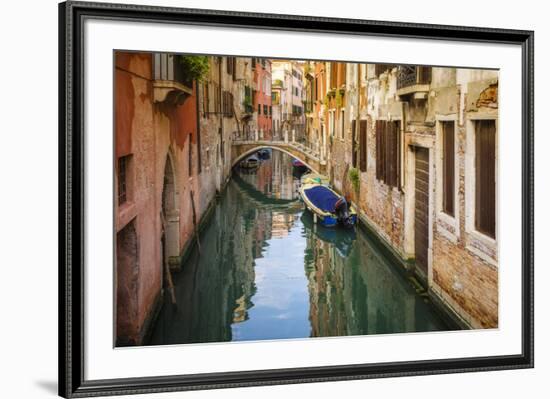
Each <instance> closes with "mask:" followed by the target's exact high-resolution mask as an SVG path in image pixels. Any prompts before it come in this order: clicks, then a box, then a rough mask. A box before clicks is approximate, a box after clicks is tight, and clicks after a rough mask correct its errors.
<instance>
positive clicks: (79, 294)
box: [59, 1, 534, 398]
mask: <svg viewBox="0 0 550 399" xmlns="http://www.w3.org/2000/svg"><path fill="white" fill-rule="evenodd" d="M89 17H93V18H102V19H108V20H126V21H138V22H139V21H148V22H151V21H153V22H166V23H192V24H201V25H212V26H227V27H249V28H266V29H282V30H292V31H298V32H329V33H345V34H355V35H376V36H387V37H397V38H428V39H444V40H459V41H466V42H484V43H494V44H498V43H507V44H515V45H519V46H521V51H522V131H521V135H522V149H521V151H522V165H521V168H522V243H521V246H522V251H523V252H522V265H521V268H522V277H523V278H522V281H521V288H522V300H523V303H522V353H521V354H520V355H510V356H494V357H477V358H459V359H456V358H455V359H434V360H429V361H411V362H395V363H381V364H380V363H379V364H360V365H339V366H327V367H305V368H292V369H273V370H262V371H245V372H227V373H208V374H198V375H197V374H194V375H171V376H161V377H147V376H144V377H141V378H125V379H110V380H86V379H85V378H84V321H83V320H84V307H83V303H84V253H83V251H84V227H83V226H84V210H85V207H84V184H83V183H84V158H83V154H84V141H85V140H84V134H85V132H84V129H83V107H84V97H83V94H84V92H83V34H84V33H83V24H84V20H85V19H86V18H89ZM533 51H534V32H533V31H520V30H509V29H492V28H479V27H464V26H443V25H427V24H415V23H402V22H386V21H363V20H354V19H337V18H324V17H323V18H321V17H311V16H296V15H274V14H255V13H247V12H231V11H217V10H201V9H182V8H168V7H151V6H137V5H122V4H102V3H88V2H71V1H69V2H64V3H61V4H59V182H60V184H59V394H60V395H61V396H63V397H67V398H69V397H71V398H72V397H86V396H98V395H116V394H134V393H154V392H168V391H180V390H181V391H182V390H196V389H212V388H227V387H242V386H255V385H271V384H294V383H306V382H319V381H336V380H349V379H360V378H378V377H395V376H414V375H424V374H440V373H458V372H472V371H488V370H502V369H519V368H530V367H533V366H534V343H533V339H534V327H533V326H534V324H533V319H534V311H533V308H534V303H533V301H534V299H533V298H534V296H533V287H534V263H533V260H534V255H533V254H534V249H533V247H534V230H533V224H534V221H533V219H534V202H533V198H534V197H533V195H534V194H533V193H534V180H533V178H534V159H533V158H534V155H533V148H534V130H533V129H534V115H533V112H534V104H533V99H534V70H533V68H534V53H533Z"/></svg>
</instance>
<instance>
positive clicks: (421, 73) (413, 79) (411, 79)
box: [397, 65, 432, 89]
mask: <svg viewBox="0 0 550 399" xmlns="http://www.w3.org/2000/svg"><path fill="white" fill-rule="evenodd" d="M431 80H432V68H431V67H426V66H411V65H401V66H400V67H399V68H398V69H397V89H402V88H404V87H409V86H414V85H420V84H429V83H430V82H431Z"/></svg>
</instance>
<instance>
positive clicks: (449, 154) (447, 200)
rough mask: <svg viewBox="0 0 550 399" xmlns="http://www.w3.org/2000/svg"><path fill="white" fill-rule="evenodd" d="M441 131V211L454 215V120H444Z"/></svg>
mask: <svg viewBox="0 0 550 399" xmlns="http://www.w3.org/2000/svg"><path fill="white" fill-rule="evenodd" d="M442 128H443V129H442V132H443V137H442V138H443V159H442V164H443V182H442V183H443V187H442V188H443V190H442V192H443V204H442V205H443V212H445V213H446V214H448V215H451V216H454V214H455V211H454V206H455V204H454V202H455V201H454V200H455V129H454V122H444V123H443V124H442Z"/></svg>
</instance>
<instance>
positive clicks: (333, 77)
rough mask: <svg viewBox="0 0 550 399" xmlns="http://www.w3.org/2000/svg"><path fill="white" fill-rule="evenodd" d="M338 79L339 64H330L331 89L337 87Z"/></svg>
mask: <svg viewBox="0 0 550 399" xmlns="http://www.w3.org/2000/svg"><path fill="white" fill-rule="evenodd" d="M337 78H338V63H336V62H332V63H331V64H330V88H331V89H332V88H334V87H336V81H337Z"/></svg>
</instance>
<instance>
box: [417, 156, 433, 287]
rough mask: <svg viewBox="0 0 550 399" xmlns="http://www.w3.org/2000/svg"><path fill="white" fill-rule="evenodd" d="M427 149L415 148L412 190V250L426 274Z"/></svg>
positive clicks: (427, 216)
mask: <svg viewBox="0 0 550 399" xmlns="http://www.w3.org/2000/svg"><path fill="white" fill-rule="evenodd" d="M429 158H430V156H429V150H428V149H427V148H423V147H416V149H415V192H414V252H415V257H416V266H417V268H418V269H420V271H421V272H422V273H423V274H424V276H426V277H427V276H428V247H429V220H430V218H429V208H430V206H429V198H430V195H429V192H430V170H429Z"/></svg>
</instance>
